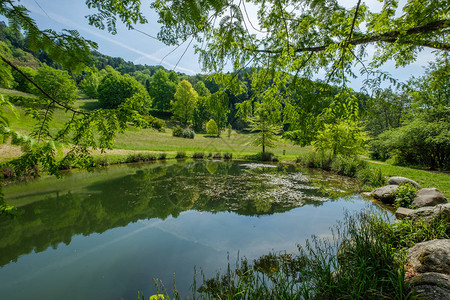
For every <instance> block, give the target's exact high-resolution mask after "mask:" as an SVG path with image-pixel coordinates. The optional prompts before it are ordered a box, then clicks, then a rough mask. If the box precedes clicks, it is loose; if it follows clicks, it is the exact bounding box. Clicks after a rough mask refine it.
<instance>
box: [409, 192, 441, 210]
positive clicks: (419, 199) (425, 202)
mask: <svg viewBox="0 0 450 300" xmlns="http://www.w3.org/2000/svg"><path fill="white" fill-rule="evenodd" d="M445 203H448V201H447V199H446V198H445V196H444V195H443V194H442V193H441V192H439V191H438V189H436V188H426V189H420V190H418V191H417V196H416V197H415V198H414V201H413V202H412V205H413V206H416V207H424V206H435V205H438V204H445Z"/></svg>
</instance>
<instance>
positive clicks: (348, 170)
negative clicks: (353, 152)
mask: <svg viewBox="0 0 450 300" xmlns="http://www.w3.org/2000/svg"><path fill="white" fill-rule="evenodd" d="M297 162H298V163H301V164H303V165H304V166H306V167H308V168H319V169H323V170H326V171H333V172H336V173H338V174H340V175H343V176H349V177H355V178H358V179H359V180H360V182H361V184H362V185H363V188H364V190H368V189H371V188H373V187H379V186H382V185H383V184H384V183H385V176H384V175H383V173H382V172H381V170H380V169H379V168H376V167H370V166H369V164H368V163H367V162H365V161H363V160H361V159H359V158H357V157H354V156H342V155H336V156H335V155H332V154H331V153H328V152H310V153H307V154H306V155H303V156H301V157H299V158H297Z"/></svg>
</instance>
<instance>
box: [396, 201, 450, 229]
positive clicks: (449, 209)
mask: <svg viewBox="0 0 450 300" xmlns="http://www.w3.org/2000/svg"><path fill="white" fill-rule="evenodd" d="M405 213H406V215H405V218H410V219H412V220H416V219H419V218H420V219H423V220H424V221H425V223H428V224H429V223H431V222H432V221H433V220H434V219H435V218H437V217H438V216H442V217H444V218H446V219H447V220H448V222H450V203H445V204H439V205H436V206H425V207H421V208H418V209H414V210H411V211H408V212H406V211H405ZM395 215H396V216H397V212H396V213H395ZM397 218H399V217H397Z"/></svg>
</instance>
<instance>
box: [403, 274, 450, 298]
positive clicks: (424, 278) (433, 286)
mask: <svg viewBox="0 0 450 300" xmlns="http://www.w3.org/2000/svg"><path fill="white" fill-rule="evenodd" d="M406 284H407V286H408V288H409V289H410V290H411V296H412V299H432V300H450V276H449V275H446V274H440V273H433V272H430V273H423V274H419V275H417V276H414V277H412V278H410V279H408V280H407V281H406Z"/></svg>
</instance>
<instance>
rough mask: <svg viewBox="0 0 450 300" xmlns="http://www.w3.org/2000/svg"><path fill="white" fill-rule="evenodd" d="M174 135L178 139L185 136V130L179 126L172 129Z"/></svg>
mask: <svg viewBox="0 0 450 300" xmlns="http://www.w3.org/2000/svg"><path fill="white" fill-rule="evenodd" d="M172 135H173V136H176V137H182V136H183V128H181V127H179V126H175V127H174V128H172Z"/></svg>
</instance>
